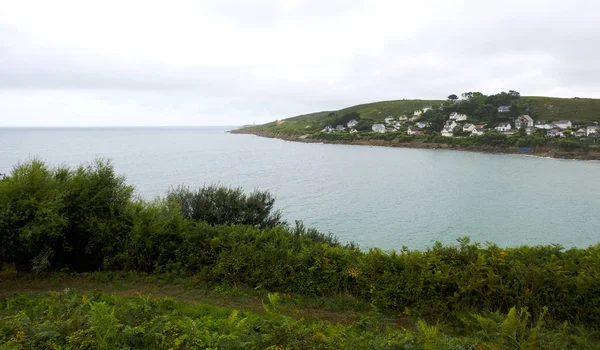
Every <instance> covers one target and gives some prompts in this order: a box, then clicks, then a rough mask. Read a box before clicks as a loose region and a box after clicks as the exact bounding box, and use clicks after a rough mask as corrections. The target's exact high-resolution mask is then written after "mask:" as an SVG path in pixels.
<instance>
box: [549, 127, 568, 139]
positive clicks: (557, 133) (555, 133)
mask: <svg viewBox="0 0 600 350" xmlns="http://www.w3.org/2000/svg"><path fill="white" fill-rule="evenodd" d="M546 136H550V137H563V136H564V134H563V132H562V130H560V129H559V128H554V129H550V130H548V132H547V133H546Z"/></svg>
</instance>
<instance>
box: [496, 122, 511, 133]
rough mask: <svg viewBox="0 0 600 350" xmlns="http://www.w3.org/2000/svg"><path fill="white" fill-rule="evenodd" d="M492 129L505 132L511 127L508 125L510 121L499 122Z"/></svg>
mask: <svg viewBox="0 0 600 350" xmlns="http://www.w3.org/2000/svg"><path fill="white" fill-rule="evenodd" d="M494 129H496V131H497V132H505V131H508V130H510V129H512V127H511V126H510V123H500V124H498V126H496V127H495V128H494Z"/></svg>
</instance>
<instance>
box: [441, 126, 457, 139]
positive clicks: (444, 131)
mask: <svg viewBox="0 0 600 350" xmlns="http://www.w3.org/2000/svg"><path fill="white" fill-rule="evenodd" d="M453 129H454V128H451V127H449V126H444V128H443V129H442V136H444V137H452V136H454V132H453Z"/></svg>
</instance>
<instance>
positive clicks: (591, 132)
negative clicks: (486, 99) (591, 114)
mask: <svg viewBox="0 0 600 350" xmlns="http://www.w3.org/2000/svg"><path fill="white" fill-rule="evenodd" d="M431 109H432V107H431V106H425V107H423V109H420V110H416V111H414V113H413V115H412V116H407V115H401V116H399V117H397V118H396V117H393V116H388V117H387V118H385V119H384V121H383V123H377V124H373V125H372V127H371V130H372V131H373V132H377V133H386V132H395V131H400V130H401V129H402V128H403V127H404V125H405V124H407V123H408V122H412V123H411V124H412V125H410V126H408V128H407V133H408V135H421V134H423V129H424V128H427V127H430V126H431V125H430V123H427V122H424V121H419V119H420V118H421V115H422V114H423V113H425V112H427V111H429V110H431ZM507 112H510V107H509V106H500V107H498V113H507ZM468 119H469V118H468V117H467V115H466V114H461V113H457V112H452V113H451V114H450V115H449V116H448V120H446V122H445V124H444V126H443V127H442V129H441V130H440V132H441V135H442V136H445V137H454V136H455V134H456V133H457V131H460V130H462V133H460V134H461V135H465V134H468V135H469V134H470V135H472V136H479V135H483V134H484V133H485V132H487V131H496V132H498V133H500V134H504V135H513V134H515V133H517V132H519V130H520V129H524V130H525V132H526V133H527V135H531V134H532V133H534V132H535V131H536V130H538V129H540V130H544V131H545V135H546V136H551V137H564V136H565V134H566V132H565V131H566V130H569V132H571V134H572V136H575V137H590V136H594V137H599V136H600V128H599V127H598V125H597V123H595V125H587V126H584V125H579V126H575V128H574V125H573V123H572V122H571V121H570V120H557V121H552V122H550V121H546V120H538V121H534V120H533V118H531V117H530V116H528V115H520V116H518V117H517V118H516V119H515V120H514V121H513V122H512V123H511V122H501V123H498V124H497V125H495V126H494V127H493V128H485V124H473V123H469V122H467V120H468ZM357 124H358V121H357V120H355V119H353V120H351V121H349V122H348V123H347V124H346V125H345V126H344V125H338V126H336V127H335V128H333V127H332V126H326V127H325V128H324V129H323V130H321V132H326V133H331V132H350V133H357V132H358V131H357V130H356V129H355V127H356V125H357Z"/></svg>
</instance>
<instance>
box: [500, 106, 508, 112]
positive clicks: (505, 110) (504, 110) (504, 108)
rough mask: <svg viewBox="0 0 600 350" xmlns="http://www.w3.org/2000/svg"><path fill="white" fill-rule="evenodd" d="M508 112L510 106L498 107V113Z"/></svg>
mask: <svg viewBox="0 0 600 350" xmlns="http://www.w3.org/2000/svg"><path fill="white" fill-rule="evenodd" d="M508 112H510V106H500V107H498V113H508Z"/></svg>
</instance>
